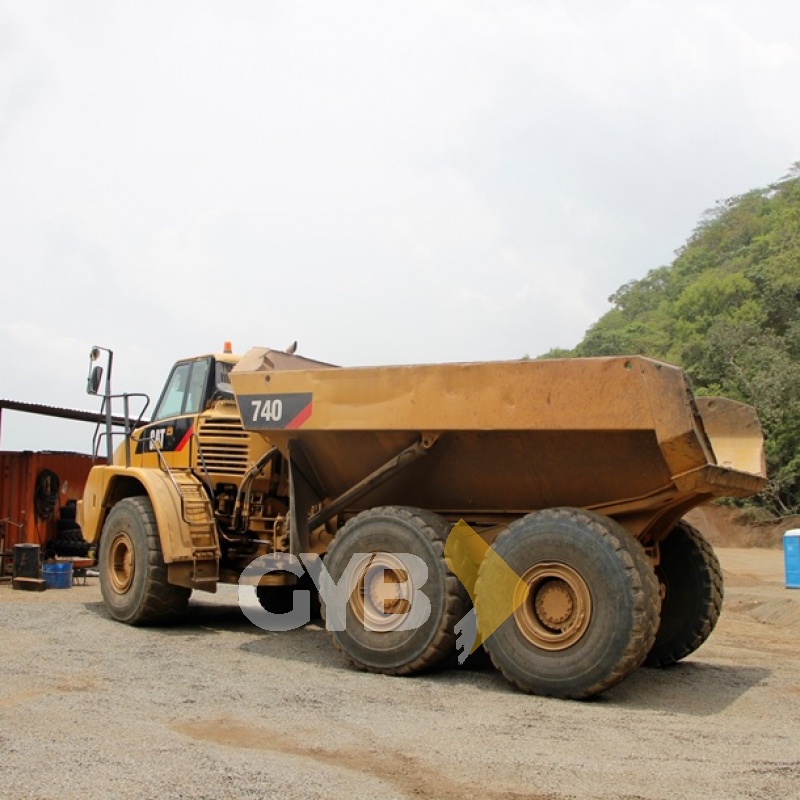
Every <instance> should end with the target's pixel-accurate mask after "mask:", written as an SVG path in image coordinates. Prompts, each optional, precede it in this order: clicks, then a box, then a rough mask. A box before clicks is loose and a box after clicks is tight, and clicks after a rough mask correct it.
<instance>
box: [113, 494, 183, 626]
mask: <svg viewBox="0 0 800 800" xmlns="http://www.w3.org/2000/svg"><path fill="white" fill-rule="evenodd" d="M98 567H99V570H100V590H101V592H102V595H103V601H104V602H105V605H106V608H107V609H108V611H109V613H110V614H111V616H112V617H114V619H116V620H119V621H120V622H126V623H128V624H129V625H149V624H159V623H168V622H173V621H175V620H177V619H179V618H180V617H181V616H183V614H184V613H185V611H186V606H187V603H188V601H189V595H190V594H191V593H192V590H191V589H187V588H185V587H183V586H173V585H172V584H170V583H168V582H167V567H166V565H165V564H164V558H163V555H162V553H161V541H160V539H159V536H158V527H157V526H156V519H155V514H154V513H153V506H152V504H151V502H150V499H149V498H147V497H128V498H125V499H124V500H120V501H119V503H117V504H116V505H115V506H114V508H113V509H111V512H110V513H109V515H108V518H107V519H106V522H105V524H104V525H103V534H102V537H101V539H100V553H99V558H98Z"/></svg>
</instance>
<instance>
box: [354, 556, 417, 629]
mask: <svg viewBox="0 0 800 800" xmlns="http://www.w3.org/2000/svg"><path fill="white" fill-rule="evenodd" d="M353 575H354V576H355V578H356V580H355V585H354V586H353V588H352V590H351V592H350V599H349V601H348V603H349V606H350V609H351V611H352V612H353V614H354V615H355V616H356V618H357V619H358V621H359V622H360V623H361V624H362V625H363V626H364V627H365V628H367V629H368V630H372V631H392V630H395V629H396V628H398V627H399V626H400V625H401V624H402V623H403V622H404V620H405V616H406V614H407V613H408V612H409V611H410V610H411V586H410V582H409V575H408V572H407V571H406V569H405V567H404V566H403V564H402V562H401V561H400V560H399V559H398V558H397V556H395V555H394V554H392V553H370V554H368V555H367V557H366V558H364V559H362V561H361V563H359V564H358V566H357V568H356V569H355V570H354V571H353Z"/></svg>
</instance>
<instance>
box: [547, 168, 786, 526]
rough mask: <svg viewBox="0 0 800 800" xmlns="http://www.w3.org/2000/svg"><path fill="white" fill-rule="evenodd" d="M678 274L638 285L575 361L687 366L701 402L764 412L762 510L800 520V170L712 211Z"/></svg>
mask: <svg viewBox="0 0 800 800" xmlns="http://www.w3.org/2000/svg"><path fill="white" fill-rule="evenodd" d="M676 255H677V257H676V258H675V261H674V262H673V263H672V264H671V265H670V266H668V267H659V268H658V269H654V270H652V271H651V272H649V273H648V274H647V275H646V276H645V277H644V278H642V279H641V280H635V281H630V282H629V283H626V284H625V285H624V286H622V287H620V288H619V289H618V290H617V291H616V292H615V293H614V294H613V295H612V296H611V297H610V298H609V301H610V302H611V303H612V304H613V308H612V309H611V310H610V311H609V312H608V313H606V314H605V315H604V316H603V317H602V318H601V319H600V320H598V322H597V323H595V324H594V325H593V326H592V327H591V328H590V329H589V330H588V331H587V333H586V336H585V338H584V339H583V341H582V342H581V343H580V344H579V345H578V346H577V347H576V348H575V350H574V351H571V352H569V353H566V352H565V351H552V352H551V353H548V354H547V356H549V357H553V356H557V355H575V356H599V355H623V354H635V353H640V354H643V355H648V356H651V357H654V358H659V359H662V360H665V361H669V362H671V363H674V364H679V365H680V366H682V367H683V368H684V369H685V370H686V371H687V372H688V373H689V375H690V377H691V379H692V383H693V385H694V388H695V391H696V392H697V394H722V395H725V396H727V397H731V398H733V399H736V400H742V401H744V402H746V403H750V404H752V405H754V406H755V407H756V408H757V409H758V413H759V417H760V419H761V423H762V425H763V427H764V432H765V435H766V450H767V462H768V471H769V476H770V483H769V486H768V487H767V490H766V491H765V492H764V493H763V494H762V495H761V496H760V497H759V498H758V502H759V503H760V504H761V505H763V506H764V507H766V508H767V509H769V510H770V511H771V512H772V513H775V514H778V515H784V514H796V513H800V164H796V165H795V166H794V167H793V170H792V173H791V174H790V175H789V176H788V177H786V178H784V179H782V180H781V181H779V182H778V183H775V184H773V185H771V186H769V187H767V188H766V189H757V190H755V191H752V192H748V193H747V194H744V195H742V196H740V197H733V198H731V199H729V200H726V201H724V202H720V203H719V204H718V206H717V208H715V209H714V210H713V211H710V212H707V213H706V215H705V216H704V218H703V220H702V221H701V222H700V224H699V225H698V226H697V228H696V229H695V231H694V232H693V234H692V236H691V237H690V238H689V241H688V242H687V243H686V245H685V246H684V247H683V248H682V249H681V250H679V251H678V252H677V254H676Z"/></svg>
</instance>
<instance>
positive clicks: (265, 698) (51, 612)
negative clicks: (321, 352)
mask: <svg viewBox="0 0 800 800" xmlns="http://www.w3.org/2000/svg"><path fill="white" fill-rule="evenodd" d="M719 555H720V560H721V561H722V563H723V567H724V568H725V571H726V577H727V590H726V610H725V612H724V613H723V616H722V619H721V621H720V624H719V626H718V627H717V630H716V632H715V633H714V635H713V636H712V638H711V640H710V641H709V642H708V643H707V644H706V645H704V646H703V647H702V648H701V649H700V650H699V651H698V652H697V653H695V654H694V656H692V657H691V658H689V659H687V660H686V661H685V662H683V663H682V664H680V665H678V666H676V667H673V668H671V669H667V670H649V669H642V670H639V671H638V672H637V673H635V674H634V675H633V676H631V677H630V678H629V679H628V680H627V681H626V682H625V683H623V684H622V685H621V686H618V687H616V688H615V689H612V690H611V691H609V692H606V693H605V694H604V695H602V696H600V697H598V698H594V699H592V700H590V701H584V702H570V701H561V700H552V699H546V698H538V697H531V696H527V695H523V694H520V693H518V692H516V691H514V690H513V689H512V688H511V687H510V686H509V685H508V684H506V683H505V681H504V680H503V679H502V678H501V677H500V676H499V675H498V674H497V673H496V672H494V671H493V670H492V669H490V668H488V667H486V666H483V667H473V668H471V669H460V670H450V671H444V672H440V673H437V674H435V675H431V676H425V677H416V678H389V677H385V676H381V675H370V674H364V673H359V672H356V671H353V670H352V669H350V668H349V667H348V666H347V664H346V663H345V661H344V660H343V658H342V657H341V656H340V655H339V654H338V653H337V652H336V650H335V649H334V647H333V646H332V645H331V644H330V643H329V642H328V641H327V639H326V634H325V633H324V631H323V630H321V629H320V627H319V626H316V625H310V626H307V627H305V628H303V629H302V630H298V631H291V632H286V633H266V632H264V631H261V630H260V629H258V628H255V627H254V626H252V625H251V624H250V623H249V622H248V621H247V620H246V619H245V618H244V617H243V615H242V613H241V611H240V610H239V608H238V606H237V603H236V592H235V589H233V588H232V587H223V589H224V590H223V591H221V592H220V593H219V594H218V595H214V596H212V595H198V598H197V599H194V598H193V601H192V605H191V614H190V619H189V620H188V622H187V624H185V625H182V626H180V627H173V628H168V629H140V628H130V627H127V626H125V625H121V624H119V623H116V622H113V621H112V620H111V619H109V617H108V616H107V614H106V613H105V611H104V608H103V605H102V602H101V599H100V591H99V587H98V585H97V583H98V582H97V579H96V578H94V579H92V578H90V579H89V581H88V585H86V586H74V587H72V588H71V589H68V590H48V591H47V592H44V593H42V594H34V593H27V592H19V591H12V589H11V588H10V586H9V585H8V584H3V585H0V636H1V637H2V649H1V650H0V653H2V666H3V670H2V685H0V754H2V758H0V797H2V798H7V799H8V800H17V799H20V800H22V798H25V800H30V799H31V798H58V799H59V800H69V798H86V797H91V798H111V797H114V798H120V800H123V799H124V798H142V797H158V798H190V797H191V798H219V797H231V798H272V797H275V798H278V797H280V798H308V797H320V798H354V797H381V798H387V799H388V798H408V797H414V798H420V797H433V798H443V799H444V800H451V799H452V800H455V799H456V798H463V797H467V796H474V797H482V798H489V799H490V800H491V799H493V798H566V797H580V798H619V797H629V798H674V797H684V798H695V797H696V798H709V797H714V798H716V797H719V798H760V797H763V798H774V797H781V798H792V797H800V591H795V592H793V591H791V590H787V589H784V588H783V584H782V553H781V551H779V550H720V551H719Z"/></svg>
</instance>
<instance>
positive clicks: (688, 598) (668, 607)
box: [645, 521, 724, 667]
mask: <svg viewBox="0 0 800 800" xmlns="http://www.w3.org/2000/svg"><path fill="white" fill-rule="evenodd" d="M659 550H660V560H659V563H658V565H657V566H656V577H657V578H658V580H659V583H660V584H661V593H662V601H661V624H660V625H659V628H658V632H657V633H656V641H655V644H654V645H653V648H652V649H651V650H650V652H649V653H648V655H647V658H646V660H645V664H646V665H647V666H649V667H667V666H669V665H670V664H675V663H676V662H677V661H680V660H681V659H682V658H686V656H688V655H689V654H690V653H693V652H694V651H695V650H697V648H698V647H700V645H701V644H703V642H705V640H706V639H708V637H709V636H710V635H711V632H712V631H713V630H714V626H715V625H716V624H717V620H718V619H719V615H720V612H721V611H722V598H723V594H724V590H723V583H722V569H721V568H720V565H719V561H718V560H717V557H716V555H715V554H714V550H713V549H712V547H711V545H710V544H709V543H708V542H707V541H706V539H705V537H704V536H703V534H701V533H700V531H698V530H697V529H696V528H693V527H692V526H691V525H690V524H689V523H688V522H685V521H681V522H679V523H678V524H677V525H676V526H675V527H674V528H673V529H672V531H670V533H669V535H668V536H667V538H666V539H664V541H663V542H661V545H660V548H659Z"/></svg>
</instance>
